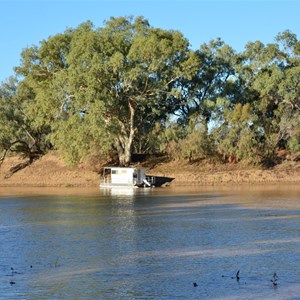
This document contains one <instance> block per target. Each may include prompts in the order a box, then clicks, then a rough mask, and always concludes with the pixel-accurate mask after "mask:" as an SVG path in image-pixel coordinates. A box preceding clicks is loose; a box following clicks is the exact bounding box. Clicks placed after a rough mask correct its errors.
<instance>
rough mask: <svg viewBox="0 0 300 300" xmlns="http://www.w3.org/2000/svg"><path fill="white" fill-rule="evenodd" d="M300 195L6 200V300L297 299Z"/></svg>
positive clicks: (0, 233) (251, 192)
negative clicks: (274, 278)
mask: <svg viewBox="0 0 300 300" xmlns="http://www.w3.org/2000/svg"><path fill="white" fill-rule="evenodd" d="M299 195H300V193H299V189H298V190H297V189H296V188H285V187H284V188H283V189H282V190H280V189H279V188H278V187H276V191H275V192H274V190H272V189H269V188H264V187H260V189H258V188H256V189H254V188H250V189H249V188H248V189H223V188H222V189H216V188H202V189H200V190H199V189H189V190H184V189H174V190H173V189H171V190H167V189H149V190H148V189H147V190H143V189H142V190H140V189H137V190H133V191H131V192H130V193H128V191H127V192H125V193H124V192H123V191H120V190H119V191H116V192H115V191H109V192H108V191H99V190H98V191H97V192H95V191H92V192H90V193H88V192H86V191H83V192H82V193H80V191H77V192H76V193H71V192H70V191H69V192H68V193H65V194H60V193H51V195H49V194H46V193H44V194H43V192H41V191H35V192H34V193H32V194H30V193H27V194H26V195H25V196H22V195H21V194H18V195H17V196H16V195H15V194H14V193H10V194H7V195H6V196H4V195H3V194H2V196H1V197H0V220H1V221H0V243H1V260H0V280H1V282H0V284H1V296H2V297H3V298H4V299H271V298H273V299H274V298H275V299H296V297H298V295H299V294H300V286H299V278H300V254H299V251H298V250H299V246H300V238H299V230H300V229H299V228H300V226H299V225H300V218H299V217H300V214H299V212H300V207H299V200H300V199H299ZM31 266H32V267H31ZM12 267H13V268H14V270H15V271H16V273H15V274H14V275H13V276H12V272H11V268H12ZM238 270H240V280H239V281H238V282H237V281H236V280H235V274H236V272H237V271H238ZM275 271H276V272H277V274H278V276H279V279H278V282H279V283H278V286H277V287H276V288H274V286H272V283H271V282H270V279H271V278H272V275H273V273H274V272H275ZM11 280H13V281H14V282H15V284H13V285H11V284H10V281H11ZM193 282H197V283H198V287H193Z"/></svg>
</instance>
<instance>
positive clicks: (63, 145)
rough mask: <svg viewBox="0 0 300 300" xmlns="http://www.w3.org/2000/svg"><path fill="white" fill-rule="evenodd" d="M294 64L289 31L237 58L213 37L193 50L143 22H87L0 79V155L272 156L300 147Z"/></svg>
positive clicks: (27, 53) (24, 57)
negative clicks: (54, 151)
mask: <svg viewBox="0 0 300 300" xmlns="http://www.w3.org/2000/svg"><path fill="white" fill-rule="evenodd" d="M299 62H300V42H299V41H298V39H297V36H296V35H295V34H293V33H292V32H290V31H284V32H282V33H279V34H278V35H277V37H275V40H274V43H272V44H267V45H264V44H263V43H262V42H260V41H255V42H249V43H248V44H247V45H246V46H245V50H244V51H243V52H241V53H237V52H236V51H234V50H233V49H232V48H231V47H230V46H229V45H227V44H225V42H224V41H222V40H221V39H216V40H212V41H209V42H208V43H205V44H202V45H200V47H199V49H198V50H195V51H194V50H192V49H191V48H190V45H189V41H188V40H187V39H186V38H185V37H184V36H183V35H182V33H180V32H178V31H175V30H164V29H161V28H154V27H152V26H150V24H149V22H148V21H147V20H146V19H145V18H143V17H137V18H133V17H120V18H113V17H112V18H111V19H110V20H108V21H106V22H104V26H103V27H100V28H95V27H94V25H93V24H92V23H91V22H90V21H87V22H85V23H83V24H80V25H79V26H78V27H77V28H74V29H67V30H66V31H65V32H64V33H60V34H57V35H54V36H51V37H49V38H47V39H45V40H43V41H41V42H40V44H39V45H38V46H32V47H29V48H25V49H24V50H23V52H22V54H21V62H20V65H19V66H17V67H16V68H15V77H12V78H10V79H9V80H7V81H6V82H2V83H1V86H0V150H1V151H3V157H4V156H5V155H6V153H7V152H9V151H13V152H18V153H22V154H24V155H26V156H27V157H28V158H30V159H31V160H32V159H33V158H34V157H38V156H39V155H43V154H44V153H46V152H47V151H48V150H49V149H57V150H58V151H59V152H60V153H61V154H62V156H63V157H64V158H65V159H66V160H67V161H69V162H70V163H78V162H79V161H80V160H81V159H83V158H84V157H86V156H87V155H89V154H93V153H98V154H103V155H111V154H112V153H116V154H117V155H118V160H119V164H120V165H128V164H130V162H131V155H132V153H133V152H139V153H146V152H147V153H166V154H167V155H169V156H170V157H171V158H174V159H178V158H184V159H190V160H191V159H199V158H202V157H228V156H230V155H234V156H235V157H236V158H237V159H238V160H245V161H248V162H250V163H254V162H259V163H263V162H266V161H274V160H275V158H276V151H278V150H281V149H285V150H287V151H289V152H292V153H296V152H298V151H300V84H299V83H300V63H299Z"/></svg>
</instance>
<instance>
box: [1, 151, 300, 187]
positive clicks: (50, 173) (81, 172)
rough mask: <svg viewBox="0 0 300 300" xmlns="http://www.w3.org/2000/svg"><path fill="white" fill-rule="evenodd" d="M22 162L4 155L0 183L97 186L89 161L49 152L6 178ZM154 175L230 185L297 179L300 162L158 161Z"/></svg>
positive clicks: (177, 180)
mask: <svg viewBox="0 0 300 300" xmlns="http://www.w3.org/2000/svg"><path fill="white" fill-rule="evenodd" d="M20 162H22V160H21V159H20V158H16V157H9V158H7V159H6V160H5V161H4V163H3V164H2V166H1V168H0V186H2V187H4V186H32V187H34V186H36V187H41V186H44V187H97V186H98V185H99V176H100V175H99V174H98V173H97V172H95V171H93V170H92V169H91V167H90V166H88V165H81V166H80V167H76V168H74V167H70V166H67V165H66V164H65V163H64V162H63V160H62V159H60V158H59V157H58V156H57V155H55V154H53V153H49V154H47V155H45V156H44V157H42V158H41V159H39V160H37V161H35V162H34V163H33V164H31V165H30V166H28V167H26V168H25V169H23V170H20V171H18V172H17V173H15V174H13V175H12V176H10V177H9V178H5V177H6V176H7V174H8V173H9V169H10V168H11V167H13V166H15V165H16V164H18V163H20ZM148 174H149V175H153V176H160V177H167V178H170V179H173V180H172V181H171V183H168V184H171V185H176V186H180V185H224V184H225V185H230V184H270V183H271V184H273V183H274V184H276V183H293V184H295V183H300V163H299V162H298V163H295V162H286V163H284V164H282V165H279V166H277V167H275V168H273V169H268V170H262V169H258V168H257V169H255V168H251V169H249V168H243V167H241V166H240V165H238V164H235V165H230V164H226V165H212V164H210V165H207V164H206V165H204V164H203V163H198V164H188V163H187V162H168V163H159V164H157V165H156V166H155V167H150V168H149V169H148Z"/></svg>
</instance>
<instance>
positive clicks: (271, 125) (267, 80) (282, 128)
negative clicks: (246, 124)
mask: <svg viewBox="0 0 300 300" xmlns="http://www.w3.org/2000/svg"><path fill="white" fill-rule="evenodd" d="M299 45H300V44H299V41H298V40H297V37H296V35H294V34H292V33H291V32H289V31H285V32H283V33H280V34H278V36H277V37H276V40H275V43H272V44H267V45H264V44H263V43H261V42H259V41H256V42H251V43H248V44H247V45H246V50H245V52H244V54H243V55H244V57H245V59H246V60H245V65H244V68H243V70H242V72H241V74H242V76H243V77H244V80H245V84H246V85H247V86H248V87H249V88H250V89H252V90H253V91H254V92H255V94H256V96H255V98H254V106H253V108H254V110H255V113H256V115H257V116H258V118H257V124H256V125H257V126H258V127H260V131H259V132H260V135H261V137H260V141H261V143H262V145H261V148H262V152H263V153H262V155H263V156H265V158H267V159H273V157H274V155H275V153H276V150H278V149H280V148H284V149H286V148H290V149H291V150H296V149H299V143H300V139H299V126H300V123H299V122H300V121H299V120H300V118H299V99H300V98H299V93H300V86H299V78H300V68H299V62H300V60H299V58H300V57H299V49H300V46H299Z"/></svg>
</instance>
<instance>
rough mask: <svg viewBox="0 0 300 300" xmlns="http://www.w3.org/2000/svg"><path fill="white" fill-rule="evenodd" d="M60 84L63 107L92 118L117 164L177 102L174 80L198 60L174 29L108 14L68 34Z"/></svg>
mask: <svg viewBox="0 0 300 300" xmlns="http://www.w3.org/2000/svg"><path fill="white" fill-rule="evenodd" d="M70 46H71V50H70V53H69V55H68V58H67V62H68V64H69V67H68V70H67V74H66V76H63V82H64V86H65V87H66V86H67V88H68V91H65V95H68V97H69V102H68V103H66V104H67V105H68V106H72V107H73V109H75V110H76V111H80V112H81V118H82V119H89V120H93V122H92V123H93V124H94V126H95V130H93V131H94V132H96V131H97V130H99V136H100V138H99V141H100V140H101V145H99V146H102V147H106V148H107V147H108V148H109V145H113V146H114V147H115V148H116V150H117V152H118V156H119V162H120V164H122V165H127V164H129V163H130V159H131V152H132V147H133V144H134V141H135V139H136V138H137V136H138V135H139V134H140V135H141V134H143V135H147V134H148V133H149V132H150V131H151V129H152V128H153V127H154V125H155V121H158V120H159V121H163V120H164V119H166V117H167V115H168V114H170V113H172V112H173V111H174V110H175V109H176V108H177V106H178V101H180V98H179V97H177V96H176V94H177V92H178V91H177V83H178V81H179V80H180V79H182V78H191V77H192V75H193V73H195V72H196V70H197V68H198V61H197V59H196V57H195V56H194V53H193V52H192V51H190V49H189V43H188V41H187V40H186V39H185V38H184V37H183V36H182V34H181V33H180V32H178V31H172V30H162V29H159V28H153V27H151V26H150V25H149V23H148V21H147V20H145V19H144V18H142V17H139V18H136V19H133V18H132V17H129V18H125V17H121V18H111V19H110V20H109V21H107V22H105V26H104V27H102V28H98V29H96V30H94V29H93V27H92V24H91V23H88V24H82V25H81V26H79V27H78V28H77V29H76V30H75V32H74V35H73V38H72V41H71V44H70Z"/></svg>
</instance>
